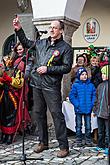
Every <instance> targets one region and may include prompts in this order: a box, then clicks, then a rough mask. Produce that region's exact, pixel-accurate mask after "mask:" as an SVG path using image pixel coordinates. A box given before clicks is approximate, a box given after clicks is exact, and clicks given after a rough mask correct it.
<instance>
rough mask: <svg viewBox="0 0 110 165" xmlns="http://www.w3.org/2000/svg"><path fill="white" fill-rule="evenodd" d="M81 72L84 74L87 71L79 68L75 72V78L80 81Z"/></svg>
mask: <svg viewBox="0 0 110 165" xmlns="http://www.w3.org/2000/svg"><path fill="white" fill-rule="evenodd" d="M83 72H86V73H87V70H86V69H85V68H84V67H80V68H79V69H78V70H77V78H78V79H79V80H80V75H81V74H82V73H83Z"/></svg>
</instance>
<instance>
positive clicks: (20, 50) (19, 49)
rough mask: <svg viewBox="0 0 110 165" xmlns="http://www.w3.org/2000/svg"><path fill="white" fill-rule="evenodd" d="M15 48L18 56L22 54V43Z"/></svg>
mask: <svg viewBox="0 0 110 165" xmlns="http://www.w3.org/2000/svg"><path fill="white" fill-rule="evenodd" d="M16 50H17V53H18V55H19V56H22V54H23V52H24V48H23V46H22V45H18V47H17V49H16Z"/></svg>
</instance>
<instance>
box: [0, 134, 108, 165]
mask: <svg viewBox="0 0 110 165" xmlns="http://www.w3.org/2000/svg"><path fill="white" fill-rule="evenodd" d="M74 142H75V140H74V138H72V137H71V138H70V137H69V145H70V154H69V156H67V157H66V158H57V156H56V155H57V151H58V150H59V148H58V143H57V141H56V140H51V141H50V143H49V150H45V151H43V152H42V153H40V154H37V153H34V152H33V149H34V148H35V145H36V144H38V141H37V139H36V138H35V136H29V135H28V136H26V137H25V142H24V154H23V152H22V151H23V149H22V138H19V139H17V141H16V142H14V143H13V144H11V145H8V146H7V145H5V144H4V145H3V144H0V165H22V164H26V165H108V164H109V163H108V158H107V156H106V155H104V154H103V153H100V154H99V153H97V152H93V148H94V147H86V146H83V147H81V148H77V147H74ZM25 154H26V161H24V160H23V158H24V155H25ZM28 159H33V160H28ZM34 159H36V160H34ZM41 159H43V160H41Z"/></svg>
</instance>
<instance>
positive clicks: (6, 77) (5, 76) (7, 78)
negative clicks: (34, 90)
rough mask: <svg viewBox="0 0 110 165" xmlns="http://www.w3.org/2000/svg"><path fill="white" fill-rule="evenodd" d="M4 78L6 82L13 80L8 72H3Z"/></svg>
mask: <svg viewBox="0 0 110 165" xmlns="http://www.w3.org/2000/svg"><path fill="white" fill-rule="evenodd" d="M2 78H3V81H4V82H9V83H11V82H12V78H11V77H10V76H8V75H7V73H6V72H4V73H3V76H2Z"/></svg>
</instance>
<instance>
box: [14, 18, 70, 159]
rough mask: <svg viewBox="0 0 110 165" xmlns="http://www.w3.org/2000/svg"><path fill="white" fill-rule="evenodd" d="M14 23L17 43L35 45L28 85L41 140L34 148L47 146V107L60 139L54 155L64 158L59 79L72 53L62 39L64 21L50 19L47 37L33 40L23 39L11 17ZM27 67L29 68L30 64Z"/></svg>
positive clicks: (65, 71) (64, 147)
mask: <svg viewBox="0 0 110 165" xmlns="http://www.w3.org/2000/svg"><path fill="white" fill-rule="evenodd" d="M13 26H14V28H15V31H16V34H17V36H18V38H19V40H20V42H21V43H22V44H23V45H24V46H25V47H27V48H30V47H31V46H34V49H35V50H36V57H35V60H34V64H33V66H32V67H31V85H32V86H33V100H34V111H35V114H36V122H37V125H38V132H39V140H40V143H39V145H38V147H37V148H36V149H35V150H34V151H35V152H37V153H39V152H42V151H43V150H46V149H48V131H47V114H46V112H47V107H48V108H49V110H50V112H51V115H52V118H53V121H54V125H55V131H56V138H57V140H58V142H59V148H60V151H59V152H58V154H57V156H58V157H61V158H62V157H66V156H67V155H68V154H69V145H68V140H67V132H66V124H65V119H64V115H63V113H62V100H61V80H62V77H63V74H66V73H68V72H70V70H71V66H72V61H73V53H72V48H71V46H70V45H69V44H67V43H66V42H65V41H64V40H63V36H62V33H63V30H64V23H63V22H62V21H59V20H55V21H52V23H51V25H50V30H49V31H50V37H49V38H46V39H41V40H37V41H36V42H34V41H30V40H28V39H27V38H26V36H25V33H24V31H23V29H22V27H21V25H20V22H19V21H18V18H16V19H14V20H13ZM30 66H31V65H30ZM27 68H28V69H27V70H30V69H29V68H30V67H27Z"/></svg>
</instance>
